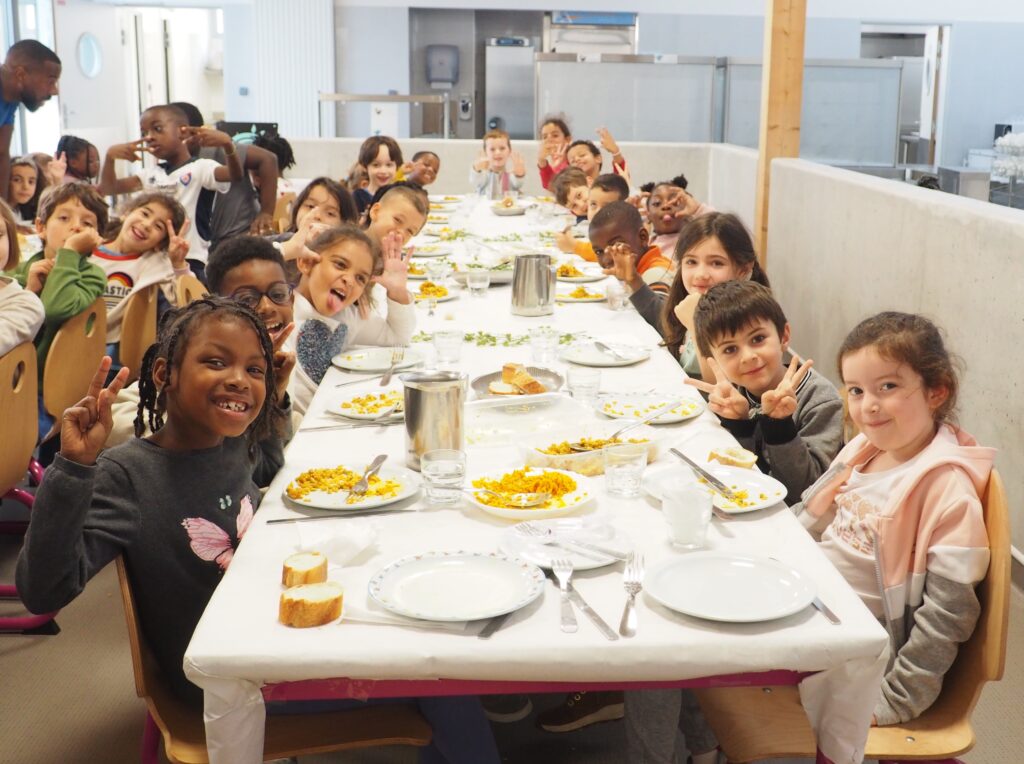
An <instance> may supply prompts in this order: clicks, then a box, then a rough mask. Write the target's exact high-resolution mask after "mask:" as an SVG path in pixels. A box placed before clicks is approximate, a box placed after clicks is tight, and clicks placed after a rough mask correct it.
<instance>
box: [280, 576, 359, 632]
mask: <svg viewBox="0 0 1024 764" xmlns="http://www.w3.org/2000/svg"><path fill="white" fill-rule="evenodd" d="M344 594H345V590H344V589H342V588H341V586H339V585H338V584H336V583H334V582H332V581H325V582H324V583H320V584H303V585H302V586H293V587H292V588H291V589H288V590H286V591H284V592H282V593H281V604H280V607H279V609H278V613H277V620H279V621H280V622H281V623H283V624H284V625H285V626H292V627H294V628H296V629H305V628H308V627H310V626H323V625H324V624H326V623H330V622H331V621H333V620H335V619H336V618H338V617H339V616H340V615H341V601H342V598H343V597H344Z"/></svg>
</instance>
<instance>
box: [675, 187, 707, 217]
mask: <svg viewBox="0 0 1024 764" xmlns="http://www.w3.org/2000/svg"><path fill="white" fill-rule="evenodd" d="M672 203H673V204H677V205H679V208H678V209H677V210H676V211H675V212H674V213H672V214H673V215H674V216H675V217H677V218H690V217H693V216H694V215H696V214H697V210H698V209H700V202H698V201H697V200H696V199H694V198H693V196H691V195H690V194H688V193H687V192H686V191H682V192H680V193H679V195H678V196H676V197H675V198H673V199H672Z"/></svg>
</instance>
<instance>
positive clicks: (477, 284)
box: [466, 270, 491, 297]
mask: <svg viewBox="0 0 1024 764" xmlns="http://www.w3.org/2000/svg"><path fill="white" fill-rule="evenodd" d="M490 285H491V272H490V271H485V270H471V271H467V272H466V286H468V287H469V293H470V294H471V295H472V296H473V297H486V296H487V287H489V286H490Z"/></svg>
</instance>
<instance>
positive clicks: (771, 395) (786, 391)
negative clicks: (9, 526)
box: [761, 356, 814, 419]
mask: <svg viewBox="0 0 1024 764" xmlns="http://www.w3.org/2000/svg"><path fill="white" fill-rule="evenodd" d="M813 365H814V361H812V360H809V359H808V360H807V361H805V362H804V363H800V359H799V358H798V357H796V356H793V360H792V361H790V362H789V368H788V369H786V374H785V376H783V378H782V381H781V382H779V386H778V387H776V388H775V389H774V390H769V391H767V392H765V393H762V394H761V411H762V412H764V414H765V416H770V417H771V418H772V419H785V418H786V417H790V416H793V413H794V412H795V411H796V390H797V388H798V387H800V383H801V382H803V381H804V377H806V376H807V375H808V374H809V373H810V371H811V366H813Z"/></svg>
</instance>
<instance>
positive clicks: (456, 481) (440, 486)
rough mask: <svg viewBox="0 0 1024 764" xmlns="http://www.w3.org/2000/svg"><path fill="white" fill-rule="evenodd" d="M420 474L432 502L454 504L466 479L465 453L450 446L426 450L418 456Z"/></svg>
mask: <svg viewBox="0 0 1024 764" xmlns="http://www.w3.org/2000/svg"><path fill="white" fill-rule="evenodd" d="M420 474H421V475H423V483H424V487H425V489H426V494H427V499H428V500H429V501H430V502H431V503H432V504H455V503H456V502H457V501H458V500H459V499H460V498H461V496H462V494H461V492H460V491H459V489H460V488H462V484H463V482H464V481H465V479H466V453H465V451H456V450H454V449H451V448H438V449H436V450H434V451H427V452H426V453H425V454H423V456H421V457H420Z"/></svg>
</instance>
